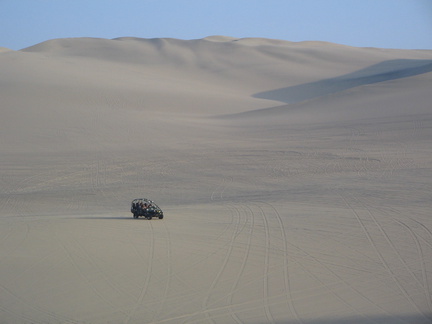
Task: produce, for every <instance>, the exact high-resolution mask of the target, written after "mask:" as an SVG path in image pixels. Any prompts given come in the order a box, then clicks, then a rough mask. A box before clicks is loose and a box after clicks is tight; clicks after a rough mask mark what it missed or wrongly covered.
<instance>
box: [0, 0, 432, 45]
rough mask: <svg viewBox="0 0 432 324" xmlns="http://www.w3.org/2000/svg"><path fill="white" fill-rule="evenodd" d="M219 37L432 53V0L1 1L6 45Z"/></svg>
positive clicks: (0, 38)
mask: <svg viewBox="0 0 432 324" xmlns="http://www.w3.org/2000/svg"><path fill="white" fill-rule="evenodd" d="M213 35H223V36H231V37H236V38H244V37H264V38H272V39H282V40H288V41H294V42H299V41H326V42H333V43H338V44H344V45H350V46H357V47H381V48H400V49H432V0H0V47H6V48H9V49H13V50H19V49H22V48H25V47H28V46H32V45H35V44H37V43H40V42H43V41H46V40H50V39H54V38H67V37H99V38H109V39H111V38H116V37H127V36H129V37H140V38H159V37H169V38H180V39H197V38H204V37H207V36H213Z"/></svg>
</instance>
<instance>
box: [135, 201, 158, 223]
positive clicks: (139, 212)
mask: <svg viewBox="0 0 432 324" xmlns="http://www.w3.org/2000/svg"><path fill="white" fill-rule="evenodd" d="M131 213H132V214H133V218H138V217H145V218H146V219H152V218H153V217H158V218H159V219H162V218H163V217H164V215H163V212H162V209H160V208H159V206H158V205H156V203H155V202H154V201H153V200H150V199H146V198H137V199H134V200H132V203H131Z"/></svg>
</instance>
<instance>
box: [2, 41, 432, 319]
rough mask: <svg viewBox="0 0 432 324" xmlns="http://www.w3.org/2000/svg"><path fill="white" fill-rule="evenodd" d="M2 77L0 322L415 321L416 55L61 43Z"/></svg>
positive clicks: (428, 230) (425, 84) (420, 269)
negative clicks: (148, 215)
mask: <svg viewBox="0 0 432 324" xmlns="http://www.w3.org/2000/svg"><path fill="white" fill-rule="evenodd" d="M0 45H1V44H0ZM0 71H1V74H0V98H1V104H0V113H1V118H0V323H303V324H327V323H336V324H345V323H360V324H366V323H380V324H381V323H431V322H432V297H431V294H432V270H431V269H432V245H431V242H432V219H431V217H430V210H431V192H432V182H431V180H430V179H431V176H432V155H431V151H432V143H431V141H430V139H431V138H432V106H431V102H432V91H431V89H432V51H425V50H422V51H420V50H419V51H416V50H390V49H379V48H355V47H349V46H343V45H338V44H331V43H324V42H301V43H295V42H288V41H282V40H271V39H263V38H246V39H236V38H233V37H226V36H211V37H207V38H204V39H196V40H179V39H168V38H167V39H139V38H132V37H122V38H117V39H113V40H108V39H98V38H71V39H55V40H49V41H47V42H43V43H41V44H36V45H34V46H31V47H29V48H26V49H23V50H20V51H12V50H8V49H4V48H0ZM137 197H147V198H151V199H154V200H155V201H156V202H157V203H158V204H159V205H160V207H162V209H163V210H164V212H165V218H164V219H163V220H152V221H147V220H142V219H139V220H135V219H132V215H131V214H130V213H129V207H130V206H129V203H130V201H131V200H132V199H133V198H137Z"/></svg>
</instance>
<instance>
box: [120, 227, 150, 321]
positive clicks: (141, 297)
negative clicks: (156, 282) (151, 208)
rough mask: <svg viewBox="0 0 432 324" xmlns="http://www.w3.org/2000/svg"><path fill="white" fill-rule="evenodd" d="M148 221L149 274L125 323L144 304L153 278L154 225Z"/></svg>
mask: <svg viewBox="0 0 432 324" xmlns="http://www.w3.org/2000/svg"><path fill="white" fill-rule="evenodd" d="M146 223H147V224H149V226H150V249H149V250H150V255H149V258H148V266H147V275H146V276H145V281H144V283H143V285H142V288H141V293H140V295H139V297H138V300H137V302H136V303H135V306H134V307H133V308H132V310H131V312H130V313H129V314H128V315H127V317H126V318H125V320H124V321H123V323H124V324H128V323H129V322H130V321H131V320H132V318H133V316H134V315H135V313H136V312H137V310H138V308H139V307H141V306H142V304H143V301H144V297H145V295H146V294H147V291H148V287H149V284H150V280H151V278H152V269H153V261H154V257H155V246H154V245H155V244H154V230H153V225H152V223H151V222H146ZM133 247H134V249H135V251H136V253H137V254H138V255H139V256H140V258H141V259H143V261H144V262H145V261H146V259H145V258H143V256H142V255H141V253H139V251H138V249H137V248H136V246H135V245H133Z"/></svg>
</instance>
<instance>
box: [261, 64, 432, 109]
mask: <svg viewBox="0 0 432 324" xmlns="http://www.w3.org/2000/svg"><path fill="white" fill-rule="evenodd" d="M428 72H432V60H407V59H399V60H390V61H385V62H381V63H378V64H375V65H372V66H370V67H367V68H365V69H361V70H358V71H356V72H353V73H349V74H345V75H343V76H340V77H336V78H330V79H324V80H320V81H316V82H311V83H305V84H300V85H296V86H292V87H287V88H281V89H276V90H272V91H265V92H259V93H256V94H254V95H253V97H255V98H260V99H270V100H278V101H282V102H285V103H288V104H292V103H298V102H301V101H304V100H309V99H314V98H318V97H321V96H324V95H328V94H332V93H337V92H340V91H343V90H347V89H351V88H355V87H358V86H362V85H367V84H374V83H378V82H384V81H391V80H397V79H402V78H407V77H411V76H415V75H420V74H424V73H428Z"/></svg>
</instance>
